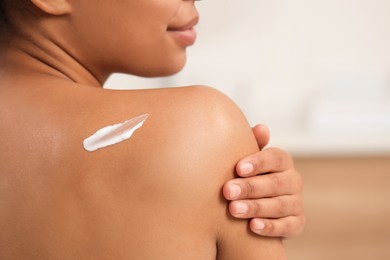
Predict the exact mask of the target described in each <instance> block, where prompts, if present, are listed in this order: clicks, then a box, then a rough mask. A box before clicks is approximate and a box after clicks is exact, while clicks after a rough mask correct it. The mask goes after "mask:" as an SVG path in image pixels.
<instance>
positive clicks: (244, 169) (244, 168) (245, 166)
mask: <svg viewBox="0 0 390 260" xmlns="http://www.w3.org/2000/svg"><path fill="white" fill-rule="evenodd" d="M252 171H253V165H252V164H251V163H248V162H244V163H242V164H241V174H244V175H247V174H250V173H251V172H252Z"/></svg>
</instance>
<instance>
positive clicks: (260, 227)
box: [253, 219, 265, 231]
mask: <svg viewBox="0 0 390 260" xmlns="http://www.w3.org/2000/svg"><path fill="white" fill-rule="evenodd" d="M264 228H265V224H264V222H263V221H261V220H258V219H254V220H253V229H255V230H259V231H260V230H263V229H264Z"/></svg>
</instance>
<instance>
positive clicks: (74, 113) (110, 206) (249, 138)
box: [0, 0, 304, 259]
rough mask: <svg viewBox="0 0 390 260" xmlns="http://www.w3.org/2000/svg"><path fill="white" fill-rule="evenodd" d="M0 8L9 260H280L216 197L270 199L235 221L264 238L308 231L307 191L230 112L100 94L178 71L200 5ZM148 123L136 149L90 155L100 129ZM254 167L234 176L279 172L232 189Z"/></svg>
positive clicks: (103, 149) (207, 98) (130, 94)
mask: <svg viewBox="0 0 390 260" xmlns="http://www.w3.org/2000/svg"><path fill="white" fill-rule="evenodd" d="M2 5H3V10H2V11H3V15H2V17H3V25H4V26H3V32H2V34H1V35H2V39H1V45H2V48H1V56H0V57H1V58H0V59H1V72H0V75H1V78H0V121H1V126H0V142H1V143H2V146H1V150H0V174H1V175H0V176H1V177H0V178H1V188H0V197H1V200H0V201H1V203H0V205H1V206H0V207H1V208H0V212H2V213H1V215H0V228H1V236H0V247H1V248H0V252H1V253H0V258H1V259H25V258H28V259H30V258H37V259H75V258H79V259H255V258H256V259H262V258H264V259H282V258H283V257H284V252H283V247H282V245H281V241H280V239H279V238H265V237H261V236H255V235H253V234H252V233H251V232H249V231H248V230H247V223H246V222H245V221H242V220H237V219H233V218H232V217H231V216H230V215H229V214H227V212H226V205H227V204H226V201H225V200H224V199H223V198H222V191H221V189H222V186H224V187H223V194H224V196H225V197H226V199H229V200H232V199H235V200H237V199H247V198H256V199H258V198H262V197H276V198H274V199H267V198H265V199H260V200H240V201H234V202H232V203H231V204H230V206H229V210H230V211H231V212H232V214H233V215H234V216H235V217H237V218H251V217H262V218H261V219H253V220H252V221H251V223H250V227H251V229H252V230H253V231H255V232H257V233H259V234H262V235H265V236H280V235H283V234H285V235H286V236H291V235H294V234H296V233H299V231H300V230H301V229H302V227H303V225H304V223H303V222H304V221H303V219H304V217H303V213H302V209H301V202H300V198H301V196H300V193H301V187H300V186H301V180H300V179H299V177H297V176H299V175H297V174H296V171H295V170H294V167H293V164H292V162H291V159H290V157H289V156H288V155H286V154H284V153H283V152H282V151H280V150H277V149H269V150H265V151H262V152H259V151H258V147H257V144H256V140H255V138H254V136H253V134H252V132H251V129H250V128H249V126H248V124H247V122H246V120H245V118H244V117H243V115H242V114H241V112H240V111H239V109H238V108H237V107H236V106H235V105H234V104H233V103H232V102H231V101H230V100H229V99H227V98H226V97H225V96H223V95H222V94H221V93H218V92H217V91H215V90H212V89H210V88H204V87H188V88H175V89H156V90H137V91H136V90H130V91H113V90H105V89H102V88H101V86H102V84H103V83H104V81H105V80H106V79H107V77H108V76H109V75H110V74H111V73H113V72H125V73H130V74H134V75H139V76H147V77H152V76H165V75H171V74H173V73H176V72H177V71H179V70H180V69H181V68H182V67H183V65H184V63H185V59H186V52H185V50H186V48H187V47H188V46H190V45H192V44H193V43H194V41H195V32H194V30H193V27H194V26H195V25H196V23H197V20H198V14H197V12H196V9H195V6H194V2H193V1H189V0H145V1H136V0H128V1H104V0H97V1H93V5H92V4H91V2H90V1H83V0H79V1H75V0H31V1H23V0H20V1H15V0H13V1H11V0H3V1H2ZM5 18H6V19H5ZM113 32H114V33H113ZM143 114H148V115H149V116H148V118H147V119H146V117H145V118H144V119H146V121H142V122H140V123H143V125H142V124H138V126H139V129H138V130H137V131H136V132H135V133H133V135H132V136H131V137H130V138H129V139H127V140H126V141H118V142H117V143H116V144H113V145H109V146H106V145H103V146H100V147H99V148H100V149H98V150H96V151H91V149H90V146H89V145H88V142H87V141H86V140H89V139H88V137H90V136H96V135H95V133H96V131H97V130H99V129H103V130H107V128H106V126H110V125H114V124H116V123H120V122H124V121H126V120H128V119H133V118H138V116H139V115H143ZM130 122H131V121H130ZM141 125H142V127H141ZM256 131H258V129H257V130H256ZM257 137H259V138H261V137H263V135H262V134H259V133H258V134H257ZM264 139H265V140H267V139H268V138H267V137H266V134H265V137H264ZM110 140H111V139H110ZM266 142H267V141H266ZM259 143H260V142H259ZM83 144H84V147H83ZM260 146H263V145H261V144H260ZM250 154H252V155H250ZM247 155H250V156H248V157H247V158H245V159H244V160H243V161H241V162H240V163H239V164H238V167H237V168H238V169H239V171H242V172H239V174H240V175H245V171H247V172H248V173H247V174H246V176H253V175H255V174H256V173H258V174H261V173H266V172H276V173H273V174H270V175H267V176H255V177H252V178H249V179H247V180H244V179H233V178H234V177H235V175H234V168H235V165H234V164H235V163H236V162H237V161H238V160H239V159H240V158H243V157H244V156H247ZM246 162H250V163H251V164H249V165H248V164H247V163H246ZM260 163H261V165H260V166H259V167H257V166H258V165H259V164H260ZM251 165H252V167H251ZM248 166H249V167H248ZM254 166H256V167H254ZM291 173H293V174H291ZM232 179H233V180H232ZM229 180H230V181H229ZM275 180H277V181H276V182H275ZM271 182H274V183H278V185H276V184H273V185H268V184H269V183H271ZM225 183H226V184H225ZM224 184H225V185H224ZM248 187H249V188H248ZM262 187H266V188H264V189H262ZM291 194H292V195H291ZM289 195H290V196H289ZM278 203H279V204H278ZM280 205H285V206H284V207H280ZM279 207H280V209H279ZM259 208H260V209H261V211H260V212H257V211H256V209H259ZM267 218H270V219H267ZM271 218H278V219H276V220H271ZM284 226H292V228H283V227H284Z"/></svg>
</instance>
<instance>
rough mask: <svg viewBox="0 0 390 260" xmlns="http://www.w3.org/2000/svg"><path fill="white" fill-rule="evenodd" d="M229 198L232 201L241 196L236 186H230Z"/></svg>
mask: <svg viewBox="0 0 390 260" xmlns="http://www.w3.org/2000/svg"><path fill="white" fill-rule="evenodd" d="M229 191H230V198H232V199H234V198H236V197H238V196H239V195H240V194H241V187H240V186H238V185H237V184H232V185H230V189H229Z"/></svg>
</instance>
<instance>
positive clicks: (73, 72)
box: [0, 36, 109, 87]
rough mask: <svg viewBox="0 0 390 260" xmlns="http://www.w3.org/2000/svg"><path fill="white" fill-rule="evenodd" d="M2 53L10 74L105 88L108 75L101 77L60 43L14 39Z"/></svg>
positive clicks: (44, 40) (6, 68)
mask: <svg viewBox="0 0 390 260" xmlns="http://www.w3.org/2000/svg"><path fill="white" fill-rule="evenodd" d="M3 50H4V51H2V53H1V60H0V63H1V64H0V66H1V67H2V69H4V70H6V71H7V73H8V72H11V73H15V72H19V73H20V72H22V73H23V74H24V75H26V74H30V75H34V74H35V75H36V74H41V75H42V74H44V75H49V76H54V77H57V78H59V79H63V80H67V81H71V82H75V83H78V84H83V85H90V86H96V87H102V85H103V83H104V81H105V80H106V79H107V77H108V76H109V75H108V74H107V75H105V76H102V75H100V76H98V75H96V74H94V73H93V72H92V71H91V70H89V69H88V68H87V67H86V66H85V65H84V64H82V63H81V62H80V61H79V60H78V59H77V58H76V57H75V56H74V55H72V54H71V53H70V52H68V51H67V50H66V49H65V48H64V47H62V46H61V45H60V44H59V43H57V42H55V41H52V40H50V39H47V38H44V37H37V36H35V37H29V38H28V39H26V37H18V38H14V39H12V40H11V41H10V42H9V44H8V45H7V47H6V48H4V49H3Z"/></svg>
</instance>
